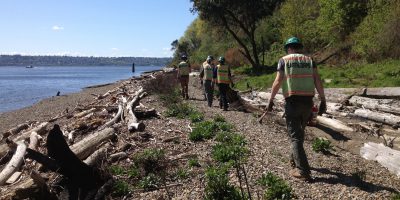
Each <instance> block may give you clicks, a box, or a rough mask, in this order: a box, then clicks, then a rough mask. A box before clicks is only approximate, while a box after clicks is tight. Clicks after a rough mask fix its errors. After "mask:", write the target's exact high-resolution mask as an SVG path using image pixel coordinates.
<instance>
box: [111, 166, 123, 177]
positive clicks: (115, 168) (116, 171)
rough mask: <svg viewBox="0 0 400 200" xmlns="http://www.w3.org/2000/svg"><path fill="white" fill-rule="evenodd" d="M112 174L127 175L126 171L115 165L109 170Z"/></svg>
mask: <svg viewBox="0 0 400 200" xmlns="http://www.w3.org/2000/svg"><path fill="white" fill-rule="evenodd" d="M109 170H110V172H111V174H113V175H122V174H124V173H125V169H124V168H122V167H120V166H118V165H113V166H111V167H110V168H109Z"/></svg>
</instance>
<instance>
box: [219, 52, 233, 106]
mask: <svg viewBox="0 0 400 200" xmlns="http://www.w3.org/2000/svg"><path fill="white" fill-rule="evenodd" d="M218 62H219V65H217V84H218V89H219V93H220V96H219V107H220V108H223V109H224V111H227V110H228V99H227V96H226V93H227V91H228V89H229V84H231V85H232V87H233V81H232V75H231V69H230V68H229V66H228V65H225V58H224V57H219V58H218Z"/></svg>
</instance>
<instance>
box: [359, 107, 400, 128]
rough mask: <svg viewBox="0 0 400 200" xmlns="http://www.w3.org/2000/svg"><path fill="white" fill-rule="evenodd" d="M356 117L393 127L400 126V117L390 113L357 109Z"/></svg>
mask: <svg viewBox="0 0 400 200" xmlns="http://www.w3.org/2000/svg"><path fill="white" fill-rule="evenodd" d="M354 115H356V116H358V117H362V118H365V119H369V120H372V121H376V122H381V123H385V124H389V125H392V126H398V125H400V117H399V116H396V115H393V114H389V113H381V112H376V111H371V110H368V109H357V110H355V111H354Z"/></svg>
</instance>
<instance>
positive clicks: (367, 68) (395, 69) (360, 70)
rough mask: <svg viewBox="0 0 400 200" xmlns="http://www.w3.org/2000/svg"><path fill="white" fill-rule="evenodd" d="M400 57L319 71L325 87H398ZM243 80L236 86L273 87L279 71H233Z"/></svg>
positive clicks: (246, 68)
mask: <svg viewBox="0 0 400 200" xmlns="http://www.w3.org/2000/svg"><path fill="white" fill-rule="evenodd" d="M399 66H400V60H385V61H381V62H377V63H371V64H366V63H356V62H353V63H349V64H346V65H343V66H325V65H321V66H319V73H320V75H321V79H322V81H323V84H324V87H325V88H352V87H399V86H400V67H399ZM233 71H234V74H235V75H238V76H239V77H240V80H237V81H236V82H235V88H236V89H238V90H241V91H244V90H247V89H248V88H247V84H248V85H249V86H250V87H252V88H253V89H261V88H264V89H265V88H270V87H271V86H272V83H273V82H274V80H275V76H276V73H272V74H262V75H252V74H251V73H249V67H239V68H236V69H234V70H233Z"/></svg>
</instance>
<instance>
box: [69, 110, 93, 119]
mask: <svg viewBox="0 0 400 200" xmlns="http://www.w3.org/2000/svg"><path fill="white" fill-rule="evenodd" d="M95 110H96V108H91V109H89V110H85V111H82V112H80V113H77V114H75V115H74V117H76V118H81V117H83V116H85V115H87V114H89V113H92V112H94V111H95Z"/></svg>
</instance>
